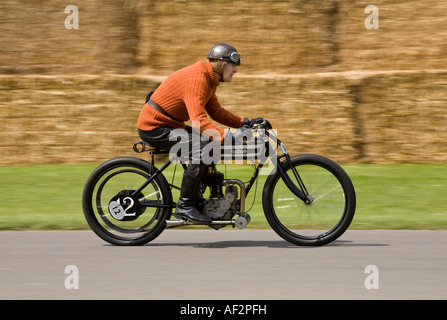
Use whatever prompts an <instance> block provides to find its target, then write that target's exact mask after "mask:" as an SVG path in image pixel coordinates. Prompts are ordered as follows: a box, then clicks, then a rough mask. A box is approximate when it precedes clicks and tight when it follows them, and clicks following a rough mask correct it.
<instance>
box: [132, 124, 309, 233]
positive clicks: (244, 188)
mask: <svg viewBox="0 0 447 320" xmlns="http://www.w3.org/2000/svg"><path fill="white" fill-rule="evenodd" d="M269 138H270V139H272V140H273V141H274V143H275V144H276V145H277V146H278V147H279V148H280V149H281V151H282V154H276V155H275V156H276V162H274V166H275V169H276V170H277V172H278V174H279V175H280V177H281V178H282V180H283V181H284V183H285V184H286V186H287V187H288V188H289V190H290V191H291V192H292V193H293V194H294V195H296V196H297V197H298V198H299V199H301V200H302V201H303V202H304V203H306V204H311V202H312V199H311V198H310V197H309V193H308V192H307V190H306V187H305V185H304V183H303V181H302V179H301V177H300V175H299V174H298V172H297V170H296V168H295V167H294V166H293V165H292V162H291V158H290V155H289V153H288V152H287V149H286V147H285V145H284V144H283V143H282V141H281V140H279V139H278V137H277V136H276V135H272V134H270V133H269V131H268V130H265V136H264V137H263V139H264V144H265V160H264V161H262V160H261V161H260V162H259V163H258V165H257V166H256V168H255V171H254V173H253V175H252V177H251V178H250V180H249V181H248V183H247V185H245V184H244V183H243V182H242V181H240V180H238V179H224V182H223V184H224V185H227V184H237V185H238V186H239V188H240V199H241V203H240V213H239V216H240V217H244V216H245V215H246V213H245V199H246V197H247V196H248V194H249V192H250V190H251V188H252V186H253V184H254V182H255V181H256V179H257V177H258V175H259V172H260V171H261V169H262V167H263V166H264V165H265V163H266V161H267V159H268V157H269V155H270V156H271V155H274V154H275V153H276V152H275V150H274V149H273V148H272V145H271V143H270V141H269ZM138 146H141V147H138ZM277 149H278V148H277ZM134 150H135V152H138V153H142V152H144V151H149V154H150V158H151V161H150V171H149V172H148V173H149V175H150V176H149V178H148V179H147V180H146V181H145V182H144V183H143V184H142V185H141V186H140V187H139V188H138V189H137V190H135V191H134V192H133V193H132V196H136V195H137V194H139V193H140V192H141V191H142V190H143V189H144V188H145V187H147V186H148V185H149V184H150V183H151V182H152V181H153V180H154V179H155V178H156V177H157V176H158V175H160V174H161V173H162V172H163V171H164V170H165V169H166V168H167V167H169V166H170V165H171V164H172V163H173V162H174V161H176V160H177V159H178V156H177V155H174V156H172V157H170V158H169V159H168V161H166V163H164V164H163V166H162V167H160V169H157V170H155V166H154V155H156V154H169V151H168V150H159V149H156V148H152V147H148V145H147V144H145V143H144V142H142V141H141V142H137V143H135V144H134ZM283 158H284V160H283ZM181 164H182V166H183V169H186V167H187V165H186V164H185V163H184V162H181ZM288 168H290V169H291V171H292V173H293V177H294V178H295V180H296V181H297V184H298V185H297V184H295V183H294V182H293V180H292V178H291V177H289V175H288V174H287V173H286V169H288ZM170 186H171V187H174V188H176V189H180V188H179V187H177V186H174V185H172V184H170ZM142 205H143V206H146V207H155V208H171V209H173V208H175V207H176V203H170V204H166V203H150V204H149V203H148V204H144V203H142ZM166 223H167V224H168V225H171V226H181V225H187V224H200V223H197V222H192V221H183V220H167V221H166ZM211 224H221V225H222V224H223V225H228V224H232V225H235V220H228V221H227V220H216V221H212V222H211Z"/></svg>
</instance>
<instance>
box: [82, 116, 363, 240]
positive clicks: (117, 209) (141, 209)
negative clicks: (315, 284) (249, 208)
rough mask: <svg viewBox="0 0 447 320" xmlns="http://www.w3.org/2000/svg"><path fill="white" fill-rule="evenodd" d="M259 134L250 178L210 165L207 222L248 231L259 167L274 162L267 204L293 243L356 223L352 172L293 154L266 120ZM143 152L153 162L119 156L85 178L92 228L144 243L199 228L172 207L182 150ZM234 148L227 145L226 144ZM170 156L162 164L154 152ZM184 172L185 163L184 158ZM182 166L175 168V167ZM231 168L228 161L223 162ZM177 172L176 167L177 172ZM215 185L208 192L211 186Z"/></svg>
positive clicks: (239, 152) (202, 195)
mask: <svg viewBox="0 0 447 320" xmlns="http://www.w3.org/2000/svg"><path fill="white" fill-rule="evenodd" d="M251 132H252V135H253V136H254V137H256V139H255V141H256V143H255V144H254V148H252V149H254V150H255V154H256V161H255V162H253V163H256V164H255V165H254V168H255V169H254V173H253V175H252V177H251V178H250V180H249V181H248V182H245V183H244V182H242V181H241V180H239V179H236V178H226V177H225V175H224V174H223V173H221V172H219V171H218V170H217V169H216V164H214V163H211V164H209V166H208V171H207V172H206V173H205V174H204V176H203V179H202V181H201V187H200V192H199V196H198V198H197V201H196V207H197V209H198V210H199V211H200V212H201V213H202V214H203V215H205V216H207V217H209V218H210V219H211V223H209V224H208V223H207V224H206V225H207V226H209V227H211V228H213V229H216V230H219V229H221V228H223V227H225V226H233V227H236V228H238V229H244V228H245V227H246V226H247V225H248V224H249V223H250V220H251V219H250V215H249V214H248V212H246V199H247V196H248V194H249V192H250V191H251V190H252V188H253V186H254V185H255V184H256V185H257V183H256V182H257V178H258V175H259V173H260V171H261V169H262V168H263V167H264V166H265V165H266V164H269V166H271V167H273V170H271V173H270V174H269V175H268V177H267V179H266V181H265V184H264V187H263V192H262V207H263V211H264V215H265V217H266V219H267V221H268V223H269V225H270V227H271V228H272V229H273V230H274V231H275V232H276V233H277V234H278V235H279V236H280V237H282V238H283V239H284V240H286V241H288V242H290V243H293V244H295V245H302V246H322V245H325V244H328V243H330V242H332V241H334V240H336V239H337V238H339V237H340V236H341V235H342V234H343V233H344V232H345V231H346V230H347V229H348V227H349V226H350V224H351V221H352V219H353V217H354V213H355V208H356V195H355V190H354V186H353V184H352V181H351V179H350V178H349V176H348V174H347V173H346V172H345V171H344V170H343V169H342V168H341V166H339V165H338V164H337V163H336V162H334V161H333V160H331V159H329V158H326V157H324V156H321V155H316V154H299V155H295V156H290V155H289V153H288V152H287V149H286V147H285V145H284V144H283V143H282V142H281V140H280V139H278V137H277V135H276V133H275V132H274V130H272V128H271V126H270V124H269V123H268V121H267V120H265V119H263V121H261V122H260V123H257V124H255V125H253V126H252V128H251ZM231 147H232V148H230V149H231V150H230V151H228V150H223V151H222V155H223V156H222V155H221V157H222V158H223V159H224V160H228V158H229V157H228V155H230V157H232V159H233V160H234V159H235V158H237V157H239V158H243V159H248V158H250V159H252V157H251V156H250V151H252V149H250V148H249V147H250V144H249V143H247V140H244V143H243V144H242V147H241V148H239V149H237V147H236V148H235V146H231ZM133 149H134V151H135V152H137V153H143V152H147V153H148V154H149V158H150V161H146V160H143V159H140V158H136V157H117V158H114V159H110V160H108V161H106V162H104V163H102V164H100V165H99V166H98V167H97V168H96V169H95V170H94V171H93V172H92V173H91V175H90V176H89V178H88V179H87V181H86V184H85V187H84V191H83V195H82V206H83V211H84V216H85V218H86V220H87V223H88V224H89V226H90V228H91V229H92V230H93V231H94V232H95V233H96V234H97V235H98V236H99V237H100V238H102V239H103V240H105V241H107V242H109V243H111V244H114V245H142V244H145V243H148V242H150V241H152V240H154V239H155V238H156V237H157V236H159V235H160V234H161V233H162V232H163V231H164V230H165V229H166V228H167V227H180V226H188V225H200V224H201V223H198V222H194V221H188V220H183V219H175V218H173V216H172V211H173V209H174V208H175V207H176V203H175V202H173V196H172V189H173V188H174V189H180V188H179V187H178V186H175V185H174V178H173V179H172V182H171V183H169V182H168V180H167V179H166V177H165V176H164V175H163V171H164V170H165V169H166V168H167V167H169V166H170V165H171V164H174V163H177V164H178V162H179V161H178V160H179V158H180V155H179V154H174V155H171V154H170V153H169V150H161V149H158V148H154V147H152V146H150V145H149V144H147V143H145V142H143V141H139V142H136V143H135V144H134V146H133ZM226 149H228V148H226ZM155 155H163V156H164V157H166V155H168V157H169V158H168V160H167V161H166V162H165V163H164V164H163V165H162V166H161V167H160V168H159V169H158V168H157V167H155V161H154V156H155ZM180 162H181V165H182V166H183V169H186V163H185V162H184V161H180ZM177 164H176V165H175V168H177ZM225 165H226V164H225ZM173 176H175V169H174V175H173ZM207 189H208V190H209V196H207V195H206V190H207Z"/></svg>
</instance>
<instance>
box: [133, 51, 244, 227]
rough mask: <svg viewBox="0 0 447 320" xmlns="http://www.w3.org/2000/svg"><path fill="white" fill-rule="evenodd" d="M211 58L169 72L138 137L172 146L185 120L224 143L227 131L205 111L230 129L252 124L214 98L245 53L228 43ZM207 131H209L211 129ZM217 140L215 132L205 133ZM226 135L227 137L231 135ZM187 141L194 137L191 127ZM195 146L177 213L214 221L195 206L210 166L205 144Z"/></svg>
mask: <svg viewBox="0 0 447 320" xmlns="http://www.w3.org/2000/svg"><path fill="white" fill-rule="evenodd" d="M207 58H208V60H209V61H208V62H203V61H200V62H197V63H195V64H193V65H190V66H188V67H185V68H183V69H181V70H178V71H176V72H175V73H173V74H172V75H170V76H169V77H168V78H167V79H166V80H165V81H164V82H163V83H162V84H161V85H160V86H159V87H158V88H157V89H156V90H155V92H154V93H153V94H152V95H151V96H150V100H148V102H147V103H146V104H145V105H144V107H143V109H142V110H141V113H140V116H139V118H138V131H139V134H140V137H141V138H142V139H143V140H144V141H146V142H147V143H149V144H151V145H152V146H154V147H158V148H161V149H170V148H171V147H172V146H173V145H175V144H176V143H177V141H170V140H169V135H170V133H171V132H172V130H174V129H185V128H186V126H185V121H188V120H191V121H192V122H195V121H196V122H195V123H197V122H198V123H199V124H200V127H199V128H195V129H196V130H198V131H200V134H201V135H202V134H205V133H206V132H205V131H206V130H208V129H213V130H215V131H214V132H218V133H219V135H220V137H218V139H220V142H221V143H222V142H223V141H224V139H225V136H224V131H223V130H222V129H220V128H219V127H217V126H216V125H215V124H213V123H212V122H211V121H210V120H209V119H208V116H207V114H208V115H209V116H210V117H211V118H212V119H213V120H215V121H217V122H219V123H221V124H223V125H225V126H228V127H232V128H241V129H239V130H240V131H242V130H243V129H242V126H243V125H248V124H249V120H248V119H246V118H241V117H239V116H237V115H235V114H233V113H232V112H230V111H228V110H226V109H224V108H222V106H221V105H220V103H219V101H218V100H217V97H216V94H215V92H216V89H217V86H218V85H219V83H220V82H230V81H231V80H232V78H233V75H234V74H235V73H236V72H237V66H239V65H240V64H241V57H240V54H239V53H238V52H237V50H236V49H235V48H234V47H233V46H232V45H230V44H227V43H219V44H216V45H215V46H213V47H212V48H211V50H210V52H209V53H208V56H207ZM210 131H211V130H208V131H207V132H210ZM205 137H206V138H209V139H216V136H206V135H205ZM227 137H228V136H227ZM189 140H190V141H191V140H192V134H191V131H189ZM206 144H207V143H205V142H204V141H201V142H200V146H199V147H196V148H194V146H193V147H192V154H191V157H192V159H198V161H191V162H190V163H189V165H188V167H187V169H186V170H185V172H184V174H183V180H182V186H181V191H180V199H179V201H178V202H177V207H176V210H175V214H174V215H175V217H176V218H178V219H186V220H191V221H196V222H201V223H210V222H211V220H210V219H209V218H208V217H206V216H204V215H202V214H201V213H200V212H199V211H198V210H197V209H196V208H195V200H196V198H197V196H198V192H199V187H200V182H201V179H202V176H203V174H204V173H205V171H206V169H207V165H206V164H204V163H203V162H202V161H200V150H201V149H202V148H203V147H204V146H205V145H206Z"/></svg>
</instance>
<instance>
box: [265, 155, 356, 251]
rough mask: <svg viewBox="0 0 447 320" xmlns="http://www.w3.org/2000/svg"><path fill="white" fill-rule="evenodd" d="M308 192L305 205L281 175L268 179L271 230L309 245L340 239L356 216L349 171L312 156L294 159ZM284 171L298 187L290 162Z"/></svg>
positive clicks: (266, 202)
mask: <svg viewBox="0 0 447 320" xmlns="http://www.w3.org/2000/svg"><path fill="white" fill-rule="evenodd" d="M291 163H292V167H294V168H295V169H296V171H297V173H298V174H299V176H300V177H301V180H302V182H303V184H304V186H305V188H306V189H307V191H308V193H309V200H310V201H309V203H305V202H304V201H302V200H301V199H300V198H298V197H297V196H296V195H295V194H294V193H292V192H291V191H290V190H289V188H288V187H287V186H286V184H285V183H284V181H283V180H282V178H281V177H280V175H279V173H278V172H277V173H275V174H273V175H271V176H269V177H268V178H267V181H266V183H265V187H264V191H263V199H262V204H263V208H264V213H265V216H266V218H267V221H268V222H269V224H270V226H271V227H272V229H273V230H274V231H275V232H276V233H277V234H278V235H280V236H281V237H282V238H283V239H285V240H287V241H289V242H291V243H294V244H297V245H307V246H319V245H324V244H327V243H329V242H332V241H334V240H335V239H337V238H338V237H340V236H341V235H342V234H343V233H344V232H345V231H346V229H347V228H348V227H349V225H350V224H351V221H352V219H353V217H354V213H355V206H356V197H355V191H354V187H353V185H352V182H351V180H350V178H349V177H348V175H347V174H346V172H345V171H344V170H343V169H342V168H341V167H340V166H339V165H338V164H336V163H335V162H333V161H332V160H330V159H328V158H325V157H322V156H318V155H313V154H304V155H298V156H295V157H292V158H291ZM281 166H282V168H283V170H284V171H285V172H286V174H287V175H288V176H289V177H290V179H291V180H292V181H293V182H294V183H295V184H296V185H298V183H297V180H296V178H295V176H294V174H293V172H292V170H291V168H292V167H291V166H290V165H289V164H288V162H287V161H283V162H282V163H281Z"/></svg>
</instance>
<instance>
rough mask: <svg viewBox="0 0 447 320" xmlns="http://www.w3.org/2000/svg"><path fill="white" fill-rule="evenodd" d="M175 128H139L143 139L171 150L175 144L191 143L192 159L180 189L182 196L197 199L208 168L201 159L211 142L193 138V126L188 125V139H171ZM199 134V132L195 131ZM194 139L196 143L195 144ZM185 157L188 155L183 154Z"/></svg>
mask: <svg viewBox="0 0 447 320" xmlns="http://www.w3.org/2000/svg"><path fill="white" fill-rule="evenodd" d="M173 130H179V129H174V128H172V127H158V128H155V129H153V130H150V131H144V130H141V129H138V132H139V134H140V137H141V139H143V140H144V141H145V142H147V143H149V144H150V145H151V146H154V147H156V148H159V149H167V150H170V149H171V148H172V147H173V146H174V145H176V144H178V143H180V144H181V143H188V145H189V155H188V156H187V158H188V159H189V160H191V161H190V163H189V164H188V166H187V168H186V170H185V172H184V173H183V180H182V188H181V191H180V197H181V198H189V199H196V198H197V196H198V193H199V187H200V182H201V181H202V177H203V174H204V173H205V172H206V169H207V168H208V164H205V163H203V162H202V160H201V157H200V155H201V152H202V149H203V148H204V147H205V146H206V145H207V144H208V143H209V141H202V139H192V135H193V132H192V130H193V129H192V128H191V127H189V126H187V129H186V132H187V134H188V139H187V140H182V141H183V142H178V141H176V140H174V141H172V140H169V135H170V134H171V132H172V131H173ZM185 134H186V133H185ZM195 134H196V135H198V133H197V132H196V133H195ZM193 140H194V142H196V140H197V142H198V144H197V143H195V145H193ZM182 156H183V157H185V156H186V155H182Z"/></svg>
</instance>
